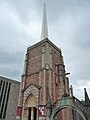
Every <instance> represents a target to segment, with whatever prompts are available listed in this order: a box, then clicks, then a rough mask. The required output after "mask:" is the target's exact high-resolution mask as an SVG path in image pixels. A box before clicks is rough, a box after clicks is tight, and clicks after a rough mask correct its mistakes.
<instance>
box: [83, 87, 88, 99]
mask: <svg viewBox="0 0 90 120" xmlns="http://www.w3.org/2000/svg"><path fill="white" fill-rule="evenodd" d="M84 92H85V93H84V94H85V101H89V96H88V93H87V91H86V88H84Z"/></svg>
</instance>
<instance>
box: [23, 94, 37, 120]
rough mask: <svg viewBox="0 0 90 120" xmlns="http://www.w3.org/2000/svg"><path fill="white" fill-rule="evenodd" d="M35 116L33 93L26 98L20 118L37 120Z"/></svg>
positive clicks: (35, 108)
mask: <svg viewBox="0 0 90 120" xmlns="http://www.w3.org/2000/svg"><path fill="white" fill-rule="evenodd" d="M37 118H38V117H37V107H36V99H35V96H34V95H30V96H29V97H28V98H27V99H26V103H25V107H24V109H23V115H22V120H37Z"/></svg>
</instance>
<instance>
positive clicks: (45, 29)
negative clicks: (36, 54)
mask: <svg viewBox="0 0 90 120" xmlns="http://www.w3.org/2000/svg"><path fill="white" fill-rule="evenodd" d="M45 38H48V27H47V14H46V3H44V9H43V20H42V31H41V40H43V39H45Z"/></svg>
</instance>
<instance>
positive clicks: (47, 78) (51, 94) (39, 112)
mask: <svg viewBox="0 0 90 120" xmlns="http://www.w3.org/2000/svg"><path fill="white" fill-rule="evenodd" d="M21 78H22V79H21V85H20V92H19V100H18V109H17V118H19V119H21V120H48V119H49V117H50V114H51V111H52V109H53V106H54V104H55V102H56V100H57V99H58V98H61V97H62V96H64V95H69V80H68V78H67V77H66V71H65V65H64V61H63V56H62V51H61V49H60V48H58V47H57V46H56V45H55V44H53V43H52V42H51V41H50V40H49V38H48V27H47V15H46V5H45V4H44V11H43V22H42V31H41V41H40V42H38V43H36V44H34V45H32V46H31V47H28V48H27V53H26V55H25V61H24V71H23V74H22V77H21ZM61 120H64V119H63V117H62V119H61Z"/></svg>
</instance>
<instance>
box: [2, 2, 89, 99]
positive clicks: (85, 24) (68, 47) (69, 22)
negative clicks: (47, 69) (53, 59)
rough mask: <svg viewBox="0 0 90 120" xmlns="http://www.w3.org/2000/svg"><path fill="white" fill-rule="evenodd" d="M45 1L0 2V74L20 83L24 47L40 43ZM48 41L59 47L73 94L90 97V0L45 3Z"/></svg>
mask: <svg viewBox="0 0 90 120" xmlns="http://www.w3.org/2000/svg"><path fill="white" fill-rule="evenodd" d="M44 1H45V0H0V75H1V76H5V77H9V78H13V79H16V80H19V81H20V76H21V75H22V71H23V63H24V55H25V53H26V48H27V47H28V46H31V45H33V44H34V43H37V42H38V41H40V36H41V24H42V13H43V3H44ZM46 4H47V16H48V29H49V39H50V40H51V41H52V42H53V43H54V44H55V45H57V46H58V47H59V48H61V50H62V53H63V57H64V62H65V65H66V71H67V72H70V75H69V78H70V84H72V85H73V88H74V95H75V96H76V97H78V98H80V99H83V96H84V95H83V94H84V90H83V88H84V87H86V88H87V91H88V94H89V96H90V0H47V1H46Z"/></svg>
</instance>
